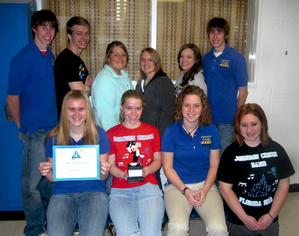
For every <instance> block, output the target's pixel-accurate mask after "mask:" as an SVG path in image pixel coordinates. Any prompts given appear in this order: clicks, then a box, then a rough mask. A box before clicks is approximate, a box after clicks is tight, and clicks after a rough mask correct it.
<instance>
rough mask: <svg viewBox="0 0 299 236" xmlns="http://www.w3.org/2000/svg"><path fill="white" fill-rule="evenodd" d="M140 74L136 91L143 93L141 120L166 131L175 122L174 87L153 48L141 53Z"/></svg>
mask: <svg viewBox="0 0 299 236" xmlns="http://www.w3.org/2000/svg"><path fill="white" fill-rule="evenodd" d="M140 73H141V79H140V80H139V82H138V84H137V86H136V90H138V91H140V92H142V93H143V96H144V103H145V105H144V109H143V113H142V116H141V120H142V121H143V122H145V123H148V124H151V125H153V126H155V127H156V128H158V129H159V131H160V134H161V135H162V133H163V131H164V129H165V128H166V127H167V126H169V125H170V124H171V123H172V121H173V118H172V117H173V112H174V103H175V95H174V85H173V83H172V82H171V80H170V78H169V77H168V76H167V74H166V73H165V72H164V71H163V70H162V65H161V59H160V56H159V53H158V52H157V51H156V50H155V49H153V48H144V49H143V50H142V51H141V53H140Z"/></svg>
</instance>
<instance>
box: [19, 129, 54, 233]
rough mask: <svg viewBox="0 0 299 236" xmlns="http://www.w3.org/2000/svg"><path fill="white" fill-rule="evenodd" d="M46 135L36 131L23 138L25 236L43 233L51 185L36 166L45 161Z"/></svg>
mask: <svg viewBox="0 0 299 236" xmlns="http://www.w3.org/2000/svg"><path fill="white" fill-rule="evenodd" d="M47 134H48V131H45V130H37V131H35V132H33V133H30V134H26V135H25V136H24V159H23V170H22V195H23V205H24V213H25V218H26V226H25V229H24V234H25V235H26V236H37V235H39V234H41V233H43V232H45V229H44V226H45V222H46V208H47V205H48V201H49V199H50V196H51V189H52V184H51V183H49V182H48V181H47V179H46V178H45V177H41V175H40V172H39V170H38V166H39V163H40V162H43V161H46V160H47V158H46V156H45V148H44V147H45V138H46V136H47Z"/></svg>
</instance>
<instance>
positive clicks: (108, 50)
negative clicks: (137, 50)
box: [104, 40, 129, 66]
mask: <svg viewBox="0 0 299 236" xmlns="http://www.w3.org/2000/svg"><path fill="white" fill-rule="evenodd" d="M114 47H120V48H122V49H123V50H124V51H125V53H126V56H127V63H126V66H127V65H128V62H129V53H128V50H127V48H126V46H125V44H124V43H123V42H121V41H117V40H116V41H113V42H111V43H109V44H108V46H107V48H106V55H105V60H104V65H106V64H107V65H108V64H109V62H108V61H109V58H110V56H111V53H112V51H113V48H114Z"/></svg>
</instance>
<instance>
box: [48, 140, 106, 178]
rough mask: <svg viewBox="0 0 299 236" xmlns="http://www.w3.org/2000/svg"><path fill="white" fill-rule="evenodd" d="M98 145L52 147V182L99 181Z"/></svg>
mask: <svg viewBox="0 0 299 236" xmlns="http://www.w3.org/2000/svg"><path fill="white" fill-rule="evenodd" d="M99 153H100V150H99V145H78V146H53V179H54V181H72V180H96V179H100V154H99Z"/></svg>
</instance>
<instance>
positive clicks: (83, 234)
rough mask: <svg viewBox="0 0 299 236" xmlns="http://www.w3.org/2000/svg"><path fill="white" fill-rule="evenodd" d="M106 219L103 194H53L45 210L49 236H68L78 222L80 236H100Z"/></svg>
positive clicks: (106, 197) (105, 200)
mask: <svg viewBox="0 0 299 236" xmlns="http://www.w3.org/2000/svg"><path fill="white" fill-rule="evenodd" d="M107 217H108V195H107V194H106V193H105V192H83V193H68V194H55V195H53V196H52V197H51V200H50V203H49V207H48V210H47V219H48V230H47V233H48V235H49V236H70V235H72V233H73V231H74V229H75V226H76V223H77V222H78V226H79V232H80V236H91V235H95V236H102V235H104V229H105V224H106V220H107Z"/></svg>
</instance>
